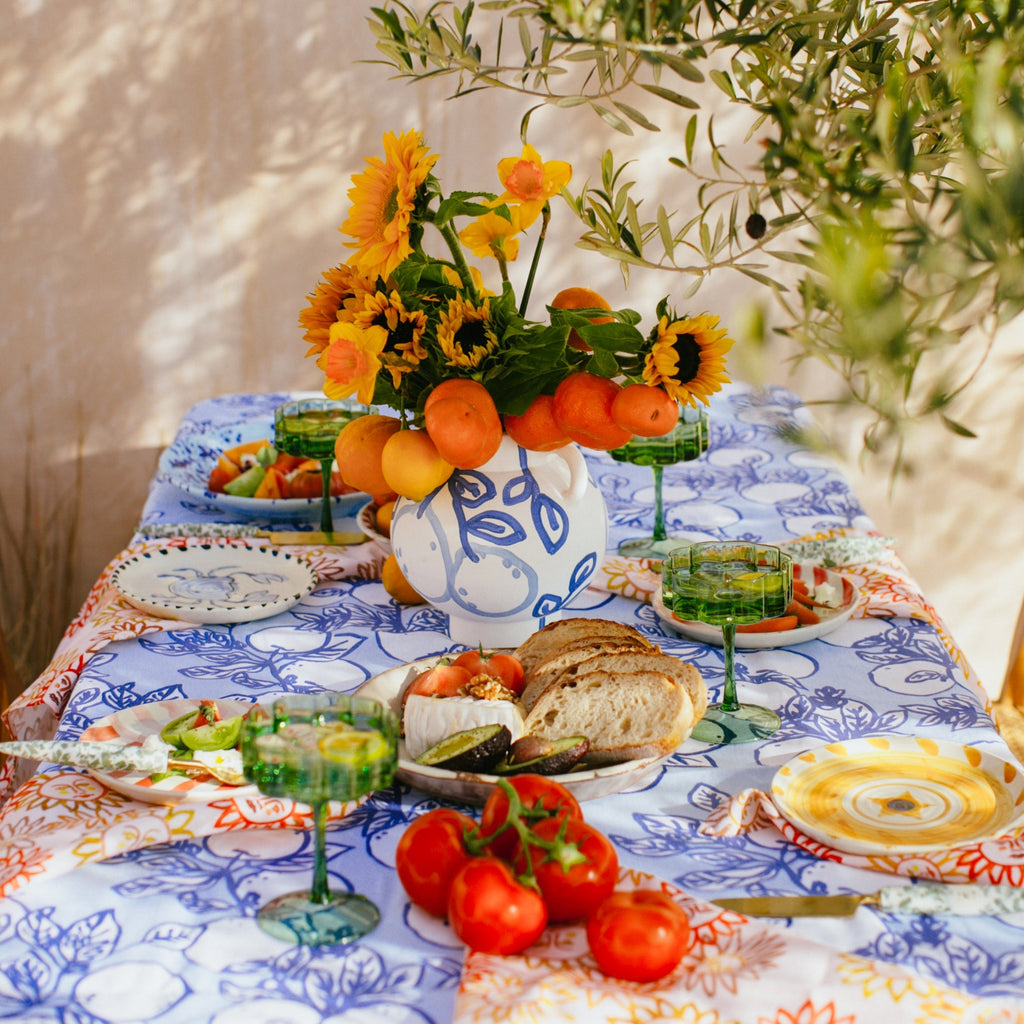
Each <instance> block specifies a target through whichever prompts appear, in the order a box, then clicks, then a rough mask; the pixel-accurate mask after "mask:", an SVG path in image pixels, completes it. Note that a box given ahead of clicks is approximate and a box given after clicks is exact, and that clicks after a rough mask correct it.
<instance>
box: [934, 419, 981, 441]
mask: <svg viewBox="0 0 1024 1024" xmlns="http://www.w3.org/2000/svg"><path fill="white" fill-rule="evenodd" d="M940 419H941V420H942V422H943V423H944V424H945V425H946V426H947V427H948V428H949V429H950V430H952V431H953V433H954V434H959V435H960V436H961V437H977V436H978V435H977V434H976V433H975V432H974V431H973V430H971V429H970V428H969V427H965V426H964V425H963V424H962V423H957V421H956V420H951V419H950V418H949V417H948V416H946V415H945V414H940Z"/></svg>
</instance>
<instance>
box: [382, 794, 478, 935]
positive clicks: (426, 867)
mask: <svg viewBox="0 0 1024 1024" xmlns="http://www.w3.org/2000/svg"><path fill="white" fill-rule="evenodd" d="M475 828H476V822H475V821H474V820H473V819H472V818H471V817H470V816H469V815H468V814H463V813H462V812H461V811H456V810H453V809H452V808H450V807H438V808H435V809H434V810H432V811H427V813H426V814H421V815H420V816H419V817H418V818H417V819H416V820H415V821H414V822H412V824H411V825H409V827H408V828H406V830H405V831H404V832H403V833H402V837H401V839H399V840H398V848H397V850H396V852H395V868H396V870H397V871H398V880H399V881H400V882H401V883H402V888H403V889H405V891H406V894H407V895H408V897H409V899H410V900H412V902H413V903H415V904H416V906H418V907H422V908H423V909H424V910H425V911H426V912H427V913H428V914H433V915H434V916H435V917H444V916H445V914H447V912H448V893H449V890H450V889H451V884H452V879H453V878H454V877H455V874H456V872H458V870H459V868H461V867H462V866H463V864H465V863H466V861H468V860H469V859H470V856H471V855H470V853H469V852H468V851H467V849H466V847H465V844H464V842H463V840H464V838H465V836H466V835H467V834H468V833H469V832H470V831H472V830H473V829H475Z"/></svg>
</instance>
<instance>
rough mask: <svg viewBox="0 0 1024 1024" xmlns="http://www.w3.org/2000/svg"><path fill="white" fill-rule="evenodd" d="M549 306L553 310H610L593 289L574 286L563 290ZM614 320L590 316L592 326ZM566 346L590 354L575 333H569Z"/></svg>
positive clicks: (584, 343) (588, 349) (606, 317)
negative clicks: (552, 307)
mask: <svg viewBox="0 0 1024 1024" xmlns="http://www.w3.org/2000/svg"><path fill="white" fill-rule="evenodd" d="M551 305H552V306H554V307H555V309H611V308H612V307H611V306H610V305H609V304H608V300H607V299H606V298H605V297H604V296H603V295H601V294H600V292H595V291H594V289H593V288H582V287H579V286H574V287H572V288H563V289H562V290H561V291H560V292H559V293H558V294H557V295H556V296H555V297H554V298H553V299H552V300H551ZM614 319H615V318H614V317H610V316H592V317H590V322H591V323H592V324H610V323H611V322H612V321H613V320H614ZM566 344H567V345H568V346H569V348H575V349H579V351H580V352H590V351H591V348H590V346H589V345H588V344H587V343H586V342H585V341H584V340H583V339H582V338H581V337H580V336H579V335H578V334H577V333H576V331H574V330H573V331H570V332H569V337H568V340H567V341H566Z"/></svg>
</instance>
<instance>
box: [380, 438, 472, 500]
mask: <svg viewBox="0 0 1024 1024" xmlns="http://www.w3.org/2000/svg"><path fill="white" fill-rule="evenodd" d="M381 470H382V472H383V474H384V479H385V480H386V481H387V486H388V487H389V488H390V489H391V490H393V491H395V492H396V493H397V494H400V495H401V496H402V497H403V498H408V499H409V500H410V501H422V500H423V499H424V498H425V497H426V496H427V495H428V494H430V492H431V491H434V490H436V489H437V488H438V487H440V486H441V484H443V483H444V482H445V480H447V479H448V477H450V476H451V475H452V473H454V472H455V467H454V466H453V465H452V464H451V463H450V462H446V461H445V460H444V459H442V458H441V456H440V454H439V453H438V450H437V446H436V445H435V444H434V442H433V441H432V440H431V439H430V435H429V434H428V433H427V432H426V431H425V430H398V431H396V432H395V433H394V434H393V435H392V436H391V437H389V438H388V440H387V443H386V444H385V445H384V450H383V451H382V452H381Z"/></svg>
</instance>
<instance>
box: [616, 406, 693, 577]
mask: <svg viewBox="0 0 1024 1024" xmlns="http://www.w3.org/2000/svg"><path fill="white" fill-rule="evenodd" d="M708 437H709V431H708V413H707V410H706V409H703V408H701V409H694V408H692V407H691V406H688V405H686V406H683V407H682V408H681V409H680V413H679V421H678V422H677V423H676V425H675V427H674V428H673V429H672V430H671V431H670V432H669V433H667V434H664V435H662V436H661V437H634V438H633V440H632V441H629V442H628V443H627V444H624V445H623V446H622V447H621V448H613V449H612V450H611V451H610V452H609V454H610V455H611V457H612V458H613V459H615V460H616V461H617V462H631V463H632V464H633V465H635V466H650V467H651V471H652V472H653V473H654V532H653V534H652V535H651V536H650V537H637V538H634V539H631V540H625V541H623V542H622V543H621V544H620V545H619V554H620V555H625V556H626V557H627V558H664V557H665V556H666V555H667V554H668V553H669V552H670V551H671V550H672V549H673V548H677V547H679V545H680V544H682V543H684V541H683V540H682V538H680V537H669V536H668V534H667V533H666V530H665V503H664V499H663V496H662V474H663V472H664V469H665V467H666V466H671V465H673V464H675V463H677V462H690V461H692V460H693V459H697V458H699V457H700V456H701V455H703V454H704V452H706V451H707V450H708Z"/></svg>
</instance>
